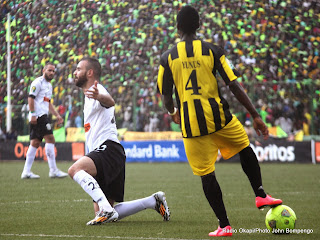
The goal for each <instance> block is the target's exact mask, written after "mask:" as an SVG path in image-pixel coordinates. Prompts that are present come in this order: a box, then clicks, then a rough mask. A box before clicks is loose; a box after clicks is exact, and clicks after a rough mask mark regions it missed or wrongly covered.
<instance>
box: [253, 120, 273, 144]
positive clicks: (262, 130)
mask: <svg viewBox="0 0 320 240" xmlns="http://www.w3.org/2000/svg"><path fill="white" fill-rule="evenodd" d="M253 128H254V130H255V131H256V133H257V134H258V136H261V134H262V135H263V138H264V140H267V139H268V138H269V130H268V127H267V126H266V125H265V124H264V122H263V121H262V119H261V118H260V117H255V118H254V119H253Z"/></svg>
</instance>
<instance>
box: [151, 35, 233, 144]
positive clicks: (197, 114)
mask: <svg viewBox="0 0 320 240" xmlns="http://www.w3.org/2000/svg"><path fill="white" fill-rule="evenodd" d="M217 72H218V73H219V74H220V75H221V77H222V79H223V80H224V81H225V83H226V84H227V85H228V84H229V82H230V81H234V80H235V79H237V77H238V76H239V73H238V71H236V70H235V69H233V68H232V66H231V64H230V63H229V61H228V59H227V58H226V57H225V54H224V52H223V50H222V49H221V48H220V47H218V46H216V45H213V44H211V43H208V42H205V41H202V40H193V41H181V42H179V43H177V44H176V45H175V46H174V47H173V48H171V49H169V50H168V51H166V52H165V53H164V54H163V55H162V56H161V60H160V67H159V73H158V81H157V82H158V89H159V91H160V93H161V94H162V95H172V93H173V85H174V86H175V94H176V100H177V104H178V107H179V110H180V116H181V131H182V136H183V137H187V138H190V137H197V136H204V135H207V134H210V133H213V132H216V131H218V130H220V129H222V128H223V127H224V126H225V125H227V123H228V122H230V121H231V119H232V114H231V113H230V111H229V105H228V103H227V101H226V100H225V99H224V98H223V97H222V95H221V94H220V90H219V86H218V82H217V79H216V75H217Z"/></svg>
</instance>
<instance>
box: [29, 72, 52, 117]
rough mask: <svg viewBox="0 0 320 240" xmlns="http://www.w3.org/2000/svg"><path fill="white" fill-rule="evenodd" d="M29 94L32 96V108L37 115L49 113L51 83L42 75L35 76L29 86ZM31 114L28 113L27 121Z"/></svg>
mask: <svg viewBox="0 0 320 240" xmlns="http://www.w3.org/2000/svg"><path fill="white" fill-rule="evenodd" d="M29 96H31V97H34V110H35V114H36V116H37V118H38V117H41V116H42V115H45V114H48V113H49V102H50V100H51V97H52V85H51V83H50V82H48V81H47V80H46V79H45V78H44V77H43V76H41V77H38V78H36V79H35V80H34V81H33V82H32V83H31V86H30V91H29ZM30 120H31V114H30V113H29V121H30Z"/></svg>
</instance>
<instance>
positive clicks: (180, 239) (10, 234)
mask: <svg viewBox="0 0 320 240" xmlns="http://www.w3.org/2000/svg"><path fill="white" fill-rule="evenodd" d="M0 236H12V237H54V238H100V239H137V240H191V239H184V238H154V237H120V236H114V237H113V236H86V235H48V234H15V233H0ZM197 240H205V239H197Z"/></svg>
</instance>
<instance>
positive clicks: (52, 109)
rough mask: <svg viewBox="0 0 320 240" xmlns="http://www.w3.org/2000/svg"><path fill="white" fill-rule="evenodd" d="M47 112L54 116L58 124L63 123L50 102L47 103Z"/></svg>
mask: <svg viewBox="0 0 320 240" xmlns="http://www.w3.org/2000/svg"><path fill="white" fill-rule="evenodd" d="M49 111H50V113H52V114H53V115H54V116H56V117H57V120H58V124H61V123H63V118H62V117H61V116H60V114H59V113H58V112H57V110H56V109H55V107H54V106H53V105H52V103H51V102H49Z"/></svg>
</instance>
